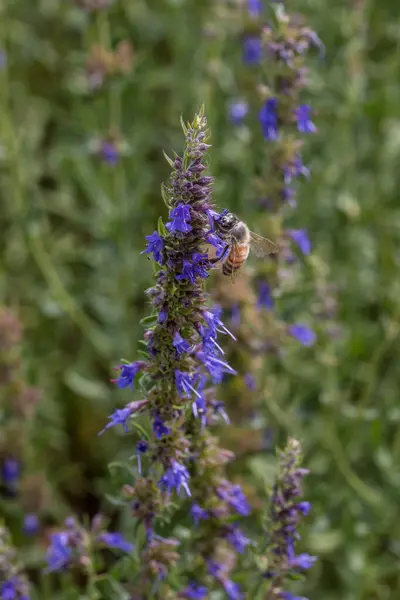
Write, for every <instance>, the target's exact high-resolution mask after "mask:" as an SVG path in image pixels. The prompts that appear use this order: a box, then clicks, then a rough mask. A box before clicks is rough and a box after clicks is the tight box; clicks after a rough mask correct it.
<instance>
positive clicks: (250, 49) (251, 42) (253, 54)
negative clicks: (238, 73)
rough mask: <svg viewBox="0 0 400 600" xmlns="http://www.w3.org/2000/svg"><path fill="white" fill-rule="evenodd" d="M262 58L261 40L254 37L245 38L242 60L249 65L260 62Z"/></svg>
mask: <svg viewBox="0 0 400 600" xmlns="http://www.w3.org/2000/svg"><path fill="white" fill-rule="evenodd" d="M261 56H262V45H261V40H260V38H258V37H255V36H249V37H246V38H245V39H244V41H243V60H244V62H245V63H247V64H249V65H255V64H257V63H259V62H260V60H261Z"/></svg>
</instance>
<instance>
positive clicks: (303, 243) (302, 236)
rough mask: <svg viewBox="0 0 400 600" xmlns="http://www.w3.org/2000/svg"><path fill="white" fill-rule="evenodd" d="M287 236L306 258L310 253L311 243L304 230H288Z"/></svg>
mask: <svg viewBox="0 0 400 600" xmlns="http://www.w3.org/2000/svg"><path fill="white" fill-rule="evenodd" d="M288 234H289V236H290V237H291V238H292V240H293V241H294V242H295V243H296V244H297V245H298V247H299V250H300V252H302V253H303V254H305V255H306V256H308V255H309V254H310V253H311V242H310V238H309V237H308V234H307V231H306V230H305V229H290V230H289V231H288Z"/></svg>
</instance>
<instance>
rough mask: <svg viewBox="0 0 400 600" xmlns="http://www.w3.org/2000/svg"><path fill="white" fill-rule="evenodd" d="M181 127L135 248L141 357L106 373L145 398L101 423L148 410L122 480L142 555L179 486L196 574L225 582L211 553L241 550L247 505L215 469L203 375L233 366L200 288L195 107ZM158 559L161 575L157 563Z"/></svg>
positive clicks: (203, 190)
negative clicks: (142, 239)
mask: <svg viewBox="0 0 400 600" xmlns="http://www.w3.org/2000/svg"><path fill="white" fill-rule="evenodd" d="M184 133H185V136H186V148H185V152H184V154H183V157H180V156H177V155H176V156H175V157H174V158H173V159H168V161H169V163H170V165H171V167H172V174H171V178H170V181H169V184H168V185H167V186H163V190H162V191H163V197H164V200H165V203H166V204H167V206H168V208H169V220H168V222H167V223H166V224H165V225H164V224H163V222H162V221H161V219H160V220H159V226H158V230H157V231H154V232H153V233H152V234H151V235H149V236H147V238H146V240H147V247H146V249H145V250H144V252H145V253H146V254H147V255H148V256H152V257H153V259H154V261H155V263H156V265H157V273H156V283H155V285H154V286H153V287H152V288H150V289H149V290H148V292H147V294H148V297H149V298H150V300H151V303H152V305H153V307H154V316H153V317H151V318H150V319H147V321H148V322H149V323H150V325H149V327H148V329H147V331H146V333H145V342H146V346H147V358H146V360H140V361H136V362H132V363H125V362H123V363H121V365H120V366H119V367H118V369H117V371H118V376H117V377H116V378H115V379H114V380H113V381H114V382H115V383H116V385H118V387H120V388H128V387H130V388H132V387H134V386H135V385H136V379H139V382H140V388H141V389H142V390H143V392H144V394H145V398H144V399H143V400H139V401H137V402H131V403H130V404H128V405H127V406H126V407H125V408H123V409H117V410H116V411H115V413H114V414H113V415H111V417H110V422H109V423H108V425H106V429H108V428H109V427H111V426H113V425H116V424H122V425H123V427H124V429H125V430H127V429H128V428H129V424H131V423H132V425H133V426H134V425H135V422H134V419H135V417H136V416H137V415H138V414H139V413H143V412H146V413H147V414H148V415H149V417H150V419H151V429H152V435H151V436H149V439H142V440H141V441H139V443H138V444H137V449H136V456H137V461H138V469H139V472H140V473H141V474H142V476H141V477H138V478H137V479H136V482H135V485H134V486H129V485H127V486H125V490H124V491H125V495H127V496H128V498H130V499H131V500H132V504H131V506H132V510H133V514H134V516H136V517H137V518H138V519H140V520H141V521H142V523H143V525H144V527H145V530H146V538H147V550H146V552H145V554H144V556H150V554H152V552H151V551H150V550H151V548H153V550H154V548H155V547H157V548H158V550H157V552H158V553H159V552H161V554H163V552H164V554H165V552H166V551H167V550H168V548H169V546H168V544H169V543H171V544H172V542H170V541H168V540H164V542H163V544H161V546H160V543H159V540H158V539H157V535H156V533H155V531H154V524H155V519H156V517H157V515H158V514H160V513H161V512H162V510H163V508H164V509H165V508H166V507H167V506H168V504H169V500H170V497H171V495H172V494H176V495H177V496H183V497H185V496H186V497H188V498H191V507H192V508H191V513H192V516H193V520H194V522H195V523H197V525H198V532H199V536H198V541H199V548H200V547H201V551H200V555H201V556H202V560H203V571H202V575H201V576H202V577H203V579H207V580H210V579H211V580H212V579H215V580H216V581H218V582H220V583H221V584H222V585H223V587H224V588H226V587H227V586H229V585H231V584H230V582H231V580H230V579H229V573H230V571H231V570H232V569H233V565H234V561H228V563H229V568H228V566H227V565H228V563H227V562H226V561H225V562H224V561H222V562H221V560H220V559H219V558H218V557H219V555H220V553H221V552H220V547H222V546H223V547H225V546H227V545H230V546H231V547H232V548H234V549H235V550H236V551H237V552H242V551H243V550H244V547H245V545H246V538H245V536H244V535H243V534H242V533H241V532H240V530H239V529H238V527H236V526H235V525H233V524H232V523H231V520H232V516H234V515H235V514H236V515H247V514H248V513H249V510H250V508H249V506H248V503H247V500H246V498H245V497H244V494H243V492H242V490H241V488H240V486H239V485H237V484H236V485H233V484H231V483H230V482H229V481H228V480H227V479H226V477H225V476H224V471H223V467H224V465H225V464H226V462H227V461H228V460H230V459H231V458H232V454H231V453H228V452H226V451H224V450H221V449H220V448H219V447H218V444H217V440H216V439H215V438H214V437H212V436H211V435H210V433H209V430H208V427H209V426H210V425H212V424H213V423H215V422H217V421H218V420H221V419H226V418H227V417H226V414H225V412H224V410H223V406H222V404H221V402H218V401H217V400H216V399H215V397H214V390H213V388H212V386H210V383H218V382H220V381H222V379H223V378H224V377H225V375H227V374H234V373H235V372H234V370H233V369H232V368H231V367H230V366H229V364H228V363H227V362H226V360H225V358H224V352H223V350H222V348H221V346H220V345H219V343H218V341H217V337H218V334H219V333H220V334H224V335H230V336H231V335H232V334H231V333H230V332H229V331H228V329H227V328H226V327H225V326H224V324H223V323H222V321H221V310H220V309H219V308H217V307H214V308H208V307H207V306H206V300H207V296H206V294H205V292H204V283H205V279H206V278H207V277H208V275H209V272H210V269H211V268H212V266H213V261H212V260H211V258H210V256H211V252H210V250H209V249H210V248H212V249H213V253H214V254H215V255H216V256H217V257H218V256H220V255H221V253H223V252H224V251H225V249H226V248H225V242H224V241H223V240H222V239H220V238H219V237H218V235H217V234H216V232H215V227H214V223H215V219H216V218H217V213H216V212H215V210H214V208H213V205H212V203H211V184H212V177H210V176H207V175H205V174H204V171H205V169H206V166H205V164H204V155H205V153H206V152H207V149H208V148H209V145H208V143H207V135H208V134H207V131H206V119H205V117H204V113H203V111H200V113H199V114H198V115H197V116H196V117H195V119H194V121H193V123H192V124H190V125H188V126H185V125H184ZM203 525H204V526H203ZM165 544H167V546H165ZM167 554H168V552H167ZM151 561H152V563H154V559H151ZM169 562H170V561H169V560H167V559H166V560H165V561H164V563H166V564H169ZM158 563H160V560H158V561H157V564H158ZM161 563H162V561H161ZM211 565H214V567H213V568H211ZM217 567H218V568H217ZM160 569H161V568H160ZM160 569H159V568H157V572H158V573H159V577H162V576H163V574H164V570H165V569H161V570H160ZM150 571H151V569H150ZM153 571H154V569H153ZM148 574H149V566H148V565H147V566H146V565H144V573H143V575H144V577H145V576H146V575H147V576H148ZM196 585H197V583H196ZM199 585H200V584H199ZM232 585H233V584H232ZM200 587H201V586H200ZM232 597H233V596H232Z"/></svg>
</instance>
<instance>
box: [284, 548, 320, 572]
mask: <svg viewBox="0 0 400 600" xmlns="http://www.w3.org/2000/svg"><path fill="white" fill-rule="evenodd" d="M316 560H317V557H316V556H310V554H308V553H307V552H304V553H303V554H299V555H298V556H295V557H293V558H292V560H291V561H290V566H291V567H294V568H297V569H303V570H307V569H311V567H312V566H313V564H314V563H315V561H316Z"/></svg>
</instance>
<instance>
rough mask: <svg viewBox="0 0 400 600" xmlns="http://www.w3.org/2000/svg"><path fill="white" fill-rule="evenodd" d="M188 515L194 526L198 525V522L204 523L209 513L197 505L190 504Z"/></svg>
mask: <svg viewBox="0 0 400 600" xmlns="http://www.w3.org/2000/svg"><path fill="white" fill-rule="evenodd" d="M190 514H191V516H192V518H193V521H194V523H195V525H198V524H199V523H200V521H205V520H206V519H209V517H210V514H209V512H208V511H207V510H204V508H201V506H199V504H192V506H191V507H190Z"/></svg>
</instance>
